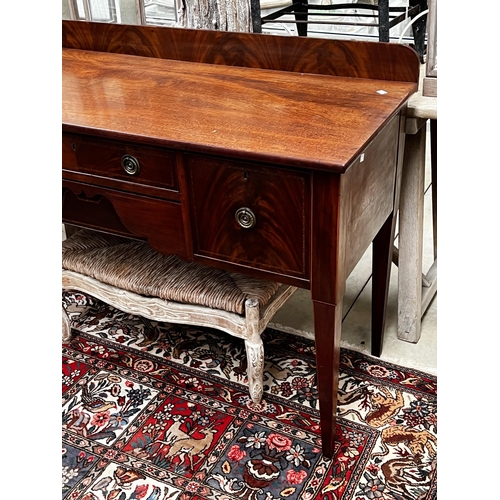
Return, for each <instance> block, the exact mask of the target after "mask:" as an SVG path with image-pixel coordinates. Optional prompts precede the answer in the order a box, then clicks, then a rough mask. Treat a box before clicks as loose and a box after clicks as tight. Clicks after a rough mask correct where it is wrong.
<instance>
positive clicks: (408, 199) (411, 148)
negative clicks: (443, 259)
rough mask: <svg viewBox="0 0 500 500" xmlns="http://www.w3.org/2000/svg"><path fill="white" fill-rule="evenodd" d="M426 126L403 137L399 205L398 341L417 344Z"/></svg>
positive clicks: (420, 300)
mask: <svg viewBox="0 0 500 500" xmlns="http://www.w3.org/2000/svg"><path fill="white" fill-rule="evenodd" d="M425 141H426V125H425V123H424V125H423V126H421V127H420V128H419V130H418V131H417V132H416V133H415V134H407V135H406V142H405V152H404V163H403V172H402V180H401V198H400V203H399V240H398V247H399V259H398V269H399V275H398V289H399V291H398V339H400V340H405V341H407V342H414V343H416V342H418V340H419V339H420V326H421V316H422V247H423V225H424V179H425Z"/></svg>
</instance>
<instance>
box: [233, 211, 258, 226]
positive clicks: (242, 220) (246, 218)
mask: <svg viewBox="0 0 500 500" xmlns="http://www.w3.org/2000/svg"><path fill="white" fill-rule="evenodd" d="M234 215H235V217H236V221H237V222H238V224H239V225H240V226H241V227H242V228H243V229H251V228H252V227H254V226H255V223H256V222H257V219H256V217H255V214H254V213H253V212H252V211H251V210H250V209H249V208H247V207H242V208H238V210H236V213H235V214H234Z"/></svg>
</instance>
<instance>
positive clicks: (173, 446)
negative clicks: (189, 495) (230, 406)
mask: <svg viewBox="0 0 500 500" xmlns="http://www.w3.org/2000/svg"><path fill="white" fill-rule="evenodd" d="M182 423H183V421H182V419H178V420H177V419H176V420H175V421H174V423H173V424H172V425H171V426H170V427H169V428H168V429H167V431H166V433H165V435H164V438H163V440H161V439H157V440H156V441H155V445H158V444H161V445H164V446H165V447H166V446H169V449H168V452H167V453H166V455H164V457H165V458H166V459H168V460H172V459H173V458H174V457H176V456H178V457H179V459H180V461H181V462H180V463H182V462H184V460H185V458H186V457H187V459H188V464H189V467H190V468H191V469H193V468H194V466H195V458H197V461H198V462H199V461H200V460H201V457H199V455H200V454H201V453H203V452H204V451H206V450H207V449H208V448H210V446H211V445H212V442H213V440H214V436H215V434H216V433H217V430H215V429H214V428H213V425H210V426H208V427H207V428H202V429H199V430H198V432H200V433H201V434H204V437H203V438H200V439H196V438H194V437H193V436H192V434H188V433H186V432H184V431H183V430H182V429H181V425H182ZM160 454H161V448H160V447H158V448H157V449H156V451H155V452H154V453H153V454H152V455H151V458H153V457H155V456H157V455H160Z"/></svg>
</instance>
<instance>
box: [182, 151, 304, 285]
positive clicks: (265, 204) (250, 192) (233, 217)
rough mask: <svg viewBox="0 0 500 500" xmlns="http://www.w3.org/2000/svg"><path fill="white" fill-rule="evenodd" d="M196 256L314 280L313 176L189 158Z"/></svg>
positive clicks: (188, 168)
mask: <svg viewBox="0 0 500 500" xmlns="http://www.w3.org/2000/svg"><path fill="white" fill-rule="evenodd" d="M185 168H186V175H187V181H188V186H189V196H190V205H191V219H192V222H191V225H192V234H193V245H194V253H195V254H197V255H200V256H205V257H210V258H212V259H218V260H224V261H226V262H231V263H234V264H241V265H245V266H248V265H251V266H252V267H254V268H258V269H262V270H268V271H274V272H278V273H281V274H288V275H290V276H293V277H298V278H304V279H307V278H308V277H309V219H310V188H309V185H310V182H309V176H310V174H309V173H307V172H302V171H296V170H286V169H281V168H276V167H273V168H272V169H271V168H266V167H264V166H258V165H255V164H250V163H244V162H239V161H232V160H220V159H215V158H208V157H201V156H197V155H185Z"/></svg>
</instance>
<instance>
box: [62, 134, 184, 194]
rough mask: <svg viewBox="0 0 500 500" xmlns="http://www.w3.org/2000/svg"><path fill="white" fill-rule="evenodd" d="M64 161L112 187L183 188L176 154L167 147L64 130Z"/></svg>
mask: <svg viewBox="0 0 500 500" xmlns="http://www.w3.org/2000/svg"><path fill="white" fill-rule="evenodd" d="M62 164H63V169H64V170H67V171H73V172H79V173H82V174H89V177H90V176H92V177H95V176H99V177H100V178H105V182H106V180H107V182H106V185H107V186H108V187H115V188H117V189H124V190H132V189H134V191H137V185H146V186H150V187H151V188H152V189H155V190H157V189H160V190H161V189H163V190H171V191H178V190H179V188H178V182H177V172H176V167H175V153H174V152H172V151H169V150H166V149H163V148H156V147H150V146H143V145H137V144H132V143H127V142H122V141H120V142H118V141H111V140H106V139H99V138H94V137H88V136H83V135H78V134H68V133H63V134H62ZM110 181H111V182H110ZM86 182H92V181H91V180H87V181H86ZM100 184H101V182H100ZM145 194H147V191H146V193H145Z"/></svg>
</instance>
